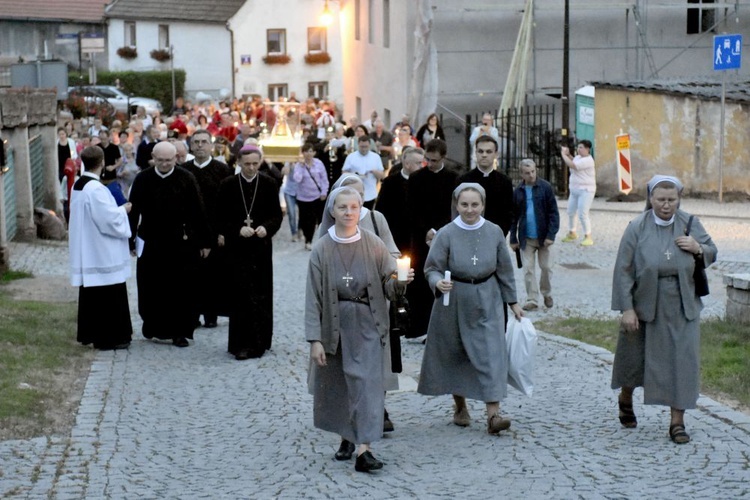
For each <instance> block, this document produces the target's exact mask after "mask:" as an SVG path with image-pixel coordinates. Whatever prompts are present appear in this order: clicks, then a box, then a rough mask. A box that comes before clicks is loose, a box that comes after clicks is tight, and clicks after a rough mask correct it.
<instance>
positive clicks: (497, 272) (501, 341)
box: [418, 183, 523, 434]
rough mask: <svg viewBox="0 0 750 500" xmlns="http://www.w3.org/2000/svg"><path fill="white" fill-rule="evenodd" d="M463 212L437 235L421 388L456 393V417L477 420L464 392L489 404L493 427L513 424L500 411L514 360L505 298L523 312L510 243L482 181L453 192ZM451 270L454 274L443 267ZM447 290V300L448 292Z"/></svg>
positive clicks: (429, 274)
mask: <svg viewBox="0 0 750 500" xmlns="http://www.w3.org/2000/svg"><path fill="white" fill-rule="evenodd" d="M453 206H454V210H455V211H456V212H458V216H457V217H456V218H454V219H453V222H452V223H450V224H447V225H445V226H443V227H442V228H441V229H440V230H439V231H438V233H437V235H436V236H435V238H434V239H433V241H432V246H431V247H430V252H429V254H428V255H427V261H426V262H425V268H424V272H425V277H426V278H427V281H428V283H429V285H430V288H431V289H432V290H433V292H434V294H435V302H434V304H433V306H432V314H431V315H430V323H429V327H428V330H427V345H426V346H425V352H424V358H423V360H422V372H421V375H420V377H419V388H418V391H419V392H420V393H421V394H426V395H442V394H452V395H453V399H454V401H455V409H454V410H455V412H454V415H453V423H454V424H456V425H459V426H462V427H465V426H468V425H470V423H471V417H470V416H469V411H468V409H467V407H466V398H471V399H479V400H481V401H484V402H485V403H486V405H487V432H489V433H490V434H497V433H498V432H499V431H501V430H505V429H508V428H509V427H510V420H509V419H506V418H503V417H501V416H500V400H501V399H503V398H504V397H505V395H506V393H507V381H508V363H507V354H506V346H505V319H504V313H503V308H502V303H503V302H506V303H508V305H509V306H510V308H511V310H512V311H513V314H514V315H515V316H516V318H517V319H520V318H521V317H522V316H523V312H522V311H521V308H520V307H519V306H518V304H517V303H516V302H517V301H516V285H515V278H514V275H513V266H512V263H511V260H510V254H509V253H508V245H507V244H506V242H505V238H504V237H503V231H502V229H500V227H499V226H497V225H495V224H493V223H492V222H490V221H488V220H485V218H484V217H482V213H483V212H484V206H485V191H484V188H482V186H480V185H479V184H477V183H463V184H461V185H459V186H458V187H457V188H456V189H455V191H454V192H453ZM446 271H450V272H451V276H450V280H446V279H445V272H446ZM446 293H449V294H450V295H449V301H448V305H444V303H443V294H446Z"/></svg>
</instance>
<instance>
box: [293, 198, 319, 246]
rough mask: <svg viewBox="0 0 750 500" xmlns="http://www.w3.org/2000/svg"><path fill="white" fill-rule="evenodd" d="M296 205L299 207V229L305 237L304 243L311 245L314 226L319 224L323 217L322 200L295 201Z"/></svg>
mask: <svg viewBox="0 0 750 500" xmlns="http://www.w3.org/2000/svg"><path fill="white" fill-rule="evenodd" d="M297 205H298V206H299V229H300V231H302V234H303V235H305V243H312V240H313V237H314V236H315V226H316V225H318V224H320V220H321V217H322V216H323V208H324V205H323V200H320V199H318V200H313V201H300V200H297Z"/></svg>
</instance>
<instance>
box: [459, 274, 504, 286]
mask: <svg viewBox="0 0 750 500" xmlns="http://www.w3.org/2000/svg"><path fill="white" fill-rule="evenodd" d="M494 275H495V273H492V274H488V275H487V276H485V277H484V278H459V277H457V276H451V281H458V282H459V283H469V284H470V285H478V284H480V283H484V282H485V281H487V280H488V279H490V278H492V277H493V276H494Z"/></svg>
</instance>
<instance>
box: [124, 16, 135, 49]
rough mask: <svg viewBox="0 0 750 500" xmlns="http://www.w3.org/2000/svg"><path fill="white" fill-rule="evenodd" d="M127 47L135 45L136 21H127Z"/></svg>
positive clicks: (125, 26)
mask: <svg viewBox="0 0 750 500" xmlns="http://www.w3.org/2000/svg"><path fill="white" fill-rule="evenodd" d="M124 28H125V44H124V45H125V47H135V21H125V25H124Z"/></svg>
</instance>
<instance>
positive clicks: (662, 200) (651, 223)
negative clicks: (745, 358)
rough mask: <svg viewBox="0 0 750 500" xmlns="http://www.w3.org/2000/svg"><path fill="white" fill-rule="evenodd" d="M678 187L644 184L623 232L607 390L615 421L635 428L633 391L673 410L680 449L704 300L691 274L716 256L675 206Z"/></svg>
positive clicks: (671, 180)
mask: <svg viewBox="0 0 750 500" xmlns="http://www.w3.org/2000/svg"><path fill="white" fill-rule="evenodd" d="M682 189H683V186H682V183H681V182H680V181H679V180H678V179H677V178H675V177H669V176H664V175H656V176H654V177H653V178H652V179H651V180H650V181H649V183H648V205H647V206H646V211H644V212H643V213H642V214H641V215H639V216H638V217H636V218H635V219H633V220H632V221H631V222H630V224H629V225H628V227H627V228H626V229H625V233H624V234H623V236H622V240H621V241H620V248H619V250H618V251H617V261H616V262H615V268H614V276H613V281H612V309H613V310H618V311H621V312H622V318H621V320H620V334H619V337H618V340H617V349H616V350H615V361H614V366H613V367H612V388H613V389H618V388H622V390H621V392H620V395H619V398H618V403H619V412H620V413H619V419H620V423H621V424H622V425H623V427H626V428H634V427H636V426H637V425H638V421H637V419H636V416H635V412H634V411H633V389H634V388H636V387H643V402H644V404H647V405H665V406H669V407H670V408H671V422H670V427H669V437H670V439H671V440H672V441H673V442H675V443H677V444H684V443H687V442H689V441H690V436H689V435H688V434H687V432H686V431H685V422H684V414H685V410H686V409H689V408H695V405H696V403H697V400H698V393H699V385H700V328H699V322H700V313H701V309H703V303H702V301H701V298H700V297H699V296H698V295H697V294H696V291H695V280H694V278H693V271H694V269H695V266H697V265H702V266H704V267H708V266H710V265H711V264H712V263H713V262H715V261H716V254H717V249H716V245H714V242H713V241H712V240H711V237H710V236H709V235H708V233H706V230H705V229H704V228H703V226H702V225H701V223H700V221H699V220H698V219H697V218H694V217H693V216H691V215H690V214H688V213H686V212H684V211H682V210H680V209H679V204H680V196H681V194H682ZM691 219H692V221H691ZM688 227H689V228H690V229H689V231H688ZM688 232H689V234H688Z"/></svg>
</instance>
